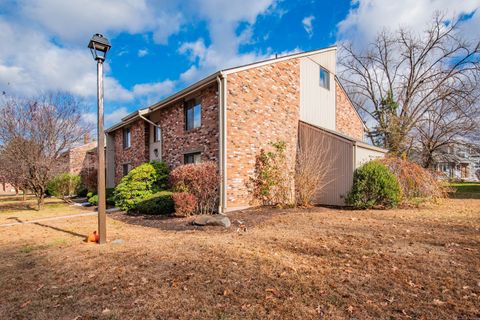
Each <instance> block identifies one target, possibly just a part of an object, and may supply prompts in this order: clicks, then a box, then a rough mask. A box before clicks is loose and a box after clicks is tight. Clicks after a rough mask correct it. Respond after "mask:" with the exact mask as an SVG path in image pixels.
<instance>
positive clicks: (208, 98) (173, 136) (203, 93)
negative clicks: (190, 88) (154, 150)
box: [150, 83, 219, 168]
mask: <svg viewBox="0 0 480 320" xmlns="http://www.w3.org/2000/svg"><path fill="white" fill-rule="evenodd" d="M194 97H197V98H199V99H200V100H201V104H202V109H201V110H202V111H201V114H202V117H201V126H200V127H199V128H196V129H193V130H189V131H187V130H185V110H184V102H183V101H181V102H177V103H174V104H173V105H171V106H168V107H165V108H162V109H160V110H158V111H156V112H155V113H153V114H152V115H150V119H152V121H154V122H157V121H159V122H160V126H161V130H162V159H163V160H164V161H165V162H167V164H168V165H169V166H170V167H171V168H174V167H177V166H179V165H182V164H183V161H184V154H185V153H190V152H198V151H200V152H201V158H202V161H215V162H217V161H218V152H219V151H218V146H219V145H218V139H219V130H218V128H219V127H218V121H219V119H218V93H217V84H216V83H215V84H212V85H211V86H208V87H207V88H204V89H202V90H199V91H198V92H196V93H193V94H192V95H191V96H190V98H194Z"/></svg>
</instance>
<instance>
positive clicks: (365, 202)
mask: <svg viewBox="0 0 480 320" xmlns="http://www.w3.org/2000/svg"><path fill="white" fill-rule="evenodd" d="M400 199H401V191H400V185H399V183H398V180H397V178H396V177H395V175H394V174H393V173H392V172H391V171H390V170H389V169H388V168H387V167H386V166H385V165H384V164H382V163H380V162H379V161H370V162H367V163H365V164H364V165H362V166H361V167H360V168H358V169H357V170H355V173H354V175H353V186H352V190H351V191H350V193H349V194H348V196H347V199H346V202H347V204H348V205H351V206H353V207H354V208H357V209H368V208H372V207H374V206H382V207H395V206H397V205H398V203H399V202H400Z"/></svg>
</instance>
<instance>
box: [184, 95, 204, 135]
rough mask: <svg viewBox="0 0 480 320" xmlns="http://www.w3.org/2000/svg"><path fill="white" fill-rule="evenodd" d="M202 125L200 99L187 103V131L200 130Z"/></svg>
mask: <svg viewBox="0 0 480 320" xmlns="http://www.w3.org/2000/svg"><path fill="white" fill-rule="evenodd" d="M201 125H202V104H201V102H200V99H192V100H190V101H187V103H186V107H185V130H187V131H188V130H192V129H195V128H199V127H200V126H201Z"/></svg>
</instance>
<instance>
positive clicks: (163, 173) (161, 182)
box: [150, 160, 170, 191]
mask: <svg viewBox="0 0 480 320" xmlns="http://www.w3.org/2000/svg"><path fill="white" fill-rule="evenodd" d="M150 164H151V165H152V166H153V168H154V169H155V172H156V177H155V180H156V181H155V183H154V188H155V189H156V190H158V191H160V190H166V189H168V177H169V174H170V169H169V168H168V165H167V163H166V162H165V161H156V160H153V161H150Z"/></svg>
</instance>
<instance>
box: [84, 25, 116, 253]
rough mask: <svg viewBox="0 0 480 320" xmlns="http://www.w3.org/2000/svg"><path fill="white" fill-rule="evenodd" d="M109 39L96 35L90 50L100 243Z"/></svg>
mask: <svg viewBox="0 0 480 320" xmlns="http://www.w3.org/2000/svg"><path fill="white" fill-rule="evenodd" d="M110 47H111V46H110V43H109V42H108V39H107V38H105V37H104V36H102V35H101V34H98V33H97V34H94V35H93V37H92V39H91V40H90V42H89V43H88V48H90V51H91V52H92V56H93V58H94V59H95V61H97V112H98V125H97V135H98V139H97V141H98V145H97V157H98V165H97V194H98V235H99V240H98V243H100V244H104V243H106V242H107V217H106V206H107V204H106V200H105V133H104V132H103V62H104V61H105V59H106V57H107V52H108V50H110Z"/></svg>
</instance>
